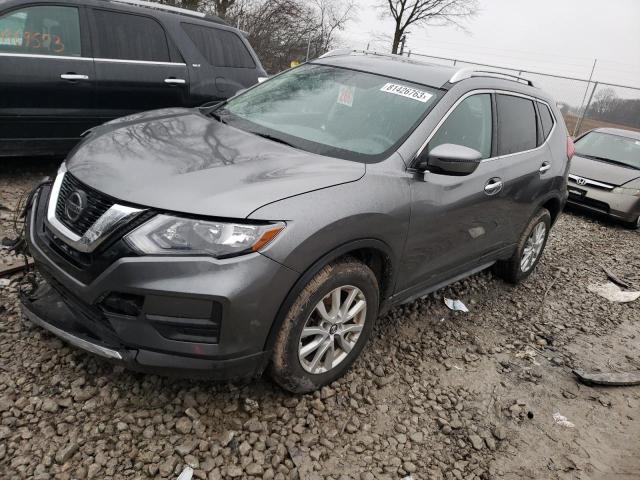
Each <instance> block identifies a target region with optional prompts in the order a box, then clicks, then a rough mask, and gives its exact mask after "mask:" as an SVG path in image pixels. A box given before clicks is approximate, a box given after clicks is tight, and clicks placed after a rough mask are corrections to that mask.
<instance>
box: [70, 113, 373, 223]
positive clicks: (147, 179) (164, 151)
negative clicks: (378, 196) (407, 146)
mask: <svg viewBox="0 0 640 480" xmlns="http://www.w3.org/2000/svg"><path fill="white" fill-rule="evenodd" d="M66 163H67V169H68V170H69V171H70V172H71V173H72V174H73V175H74V176H75V177H76V178H78V179H79V180H80V181H82V182H84V183H86V184H87V185H89V186H91V187H93V188H95V189H97V190H99V191H101V192H104V193H106V194H108V195H111V196H112V197H115V198H117V199H119V200H122V201H123V202H127V203H133V204H136V205H141V206H146V207H152V208H157V209H161V210H169V211H175V212H184V213H190V214H195V215H207V216H215V217H228V218H245V217H247V216H248V215H249V214H250V213H251V212H252V211H254V210H255V209H257V208H260V207H261V206H263V205H266V204H267V203H271V202H275V201H277V200H281V199H283V198H287V197H291V196H294V195H299V194H302V193H306V192H310V191H312V190H318V189H321V188H326V187H331V186H334V185H338V184H341V183H347V182H354V181H356V180H358V179H360V178H362V176H363V175H364V173H365V165H364V164H363V163H358V162H351V161H347V160H341V159H337V158H331V157H324V156H321V155H316V154H312V153H308V152H304V151H302V150H297V149H295V148H292V147H289V146H287V145H283V144H280V143H277V142H273V141H271V140H267V139H264V138H261V137H258V136H257V135H253V134H251V133H247V132H244V131H242V130H239V129H237V128H234V127H230V126H228V125H224V124H222V123H220V122H218V121H216V120H215V119H213V118H209V117H207V116H204V115H202V114H201V113H200V111H198V110H191V109H169V110H158V111H155V112H146V113H144V114H141V115H134V116H131V117H126V118H123V119H120V120H117V121H114V122H110V123H108V124H105V125H103V126H101V127H98V128H96V129H94V130H93V131H92V133H91V134H90V135H89V136H88V137H87V138H86V139H85V140H84V141H83V142H81V143H80V145H78V147H77V148H76V149H75V150H74V151H73V152H72V153H71V154H70V155H69V158H68V159H67V162H66ZM274 220H275V219H274ZM280 220H286V219H280Z"/></svg>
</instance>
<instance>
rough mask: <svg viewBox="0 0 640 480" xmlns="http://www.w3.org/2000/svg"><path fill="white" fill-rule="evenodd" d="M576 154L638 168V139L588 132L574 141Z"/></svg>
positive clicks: (639, 145) (639, 154) (639, 151)
mask: <svg viewBox="0 0 640 480" xmlns="http://www.w3.org/2000/svg"><path fill="white" fill-rule="evenodd" d="M576 155H580V156H581V157H586V158H592V159H594V160H601V161H605V162H610V163H616V164H619V165H623V166H625V167H629V168H635V169H638V170H640V140H638V139H635V138H628V137H623V136H621V135H613V134H609V133H603V132H589V133H587V134H586V135H585V136H584V137H582V138H580V139H579V140H577V141H576Z"/></svg>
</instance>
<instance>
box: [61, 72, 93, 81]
mask: <svg viewBox="0 0 640 480" xmlns="http://www.w3.org/2000/svg"><path fill="white" fill-rule="evenodd" d="M60 78H61V79H62V80H71V81H77V80H89V75H78V74H77V73H63V74H62V75H60Z"/></svg>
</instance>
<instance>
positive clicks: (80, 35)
mask: <svg viewBox="0 0 640 480" xmlns="http://www.w3.org/2000/svg"><path fill="white" fill-rule="evenodd" d="M84 14H85V9H84V7H80V6H77V5H73V4H66V3H64V2H61V3H60V4H54V3H51V4H50V3H47V4H46V5H26V6H21V7H19V8H16V9H12V10H9V11H4V12H2V13H0V92H1V94H0V137H1V138H2V142H0V144H2V145H5V148H8V146H9V145H13V148H16V145H18V146H19V145H24V147H25V148H27V147H28V148H29V149H30V151H31V153H37V152H34V151H33V147H34V146H38V145H40V146H41V148H42V149H43V150H42V152H41V153H55V152H56V150H60V151H64V150H66V149H68V148H70V147H71V146H72V145H73V143H74V142H75V141H77V139H78V138H79V137H80V134H81V133H82V132H83V131H84V130H86V129H87V128H89V127H91V126H93V125H94V123H95V121H96V120H95V113H94V110H93V107H94V80H95V72H94V64H93V59H92V58H91V52H90V51H89V42H88V33H87V28H86V27H87V25H86V22H85V15H84ZM2 150H3V148H2V147H1V146H0V154H1V153H2Z"/></svg>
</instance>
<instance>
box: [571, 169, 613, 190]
mask: <svg viewBox="0 0 640 480" xmlns="http://www.w3.org/2000/svg"><path fill="white" fill-rule="evenodd" d="M569 178H570V179H571V180H573V181H574V182H576V184H577V183H578V181H577V180H578V179H579V178H581V179H583V180H584V181H586V182H587V183H586V184H585V185H593V186H594V187H602V188H606V189H608V190H613V189H614V188H615V186H614V185H609V184H608V183H602V182H598V181H597V180H591V179H590V178H585V177H581V176H580V175H574V174H572V173H570V174H569ZM578 186H581V185H578Z"/></svg>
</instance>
